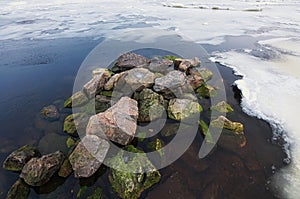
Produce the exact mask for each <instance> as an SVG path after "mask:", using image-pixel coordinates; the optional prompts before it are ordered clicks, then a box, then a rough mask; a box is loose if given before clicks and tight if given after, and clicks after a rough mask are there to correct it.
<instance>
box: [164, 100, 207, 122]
mask: <svg viewBox="0 0 300 199" xmlns="http://www.w3.org/2000/svg"><path fill="white" fill-rule="evenodd" d="M202 110H203V109H202V106H201V105H200V104H199V103H198V102H195V101H192V100H189V99H171V100H170V102H169V107H168V116H169V118H171V119H173V120H176V121H180V120H184V119H187V118H189V117H191V116H192V115H193V114H199V113H200V112H201V111H202Z"/></svg>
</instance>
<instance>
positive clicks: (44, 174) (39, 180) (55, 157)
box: [20, 151, 65, 186]
mask: <svg viewBox="0 0 300 199" xmlns="http://www.w3.org/2000/svg"><path fill="white" fill-rule="evenodd" d="M64 158H65V155H64V154H63V153H62V152H60V151H57V152H55V153H51V154H48V155H44V156H42V157H41V158H32V159H31V160H30V161H29V162H27V163H26V164H25V166H24V167H23V169H22V173H21V175H20V177H21V178H23V179H24V181H25V182H26V183H27V184H29V185H31V186H41V185H43V184H45V183H47V182H48V181H49V180H50V179H51V177H52V176H53V174H54V173H55V172H57V171H58V170H59V168H60V166H61V164H62V162H63V160H64Z"/></svg>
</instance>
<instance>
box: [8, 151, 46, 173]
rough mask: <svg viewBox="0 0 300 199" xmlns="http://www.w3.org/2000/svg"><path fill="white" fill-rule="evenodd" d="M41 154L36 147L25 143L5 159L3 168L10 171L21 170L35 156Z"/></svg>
mask: <svg viewBox="0 0 300 199" xmlns="http://www.w3.org/2000/svg"><path fill="white" fill-rule="evenodd" d="M39 156H41V154H40V152H39V151H38V150H37V148H36V147H33V146H29V145H25V146H23V147H21V148H19V149H17V150H16V151H14V152H12V153H11V154H10V155H9V156H8V157H7V158H6V160H5V161H4V163H3V168H4V169H6V170H10V171H21V170H22V168H23V167H24V165H25V164H26V163H27V162H28V161H29V160H30V159H31V158H33V157H39Z"/></svg>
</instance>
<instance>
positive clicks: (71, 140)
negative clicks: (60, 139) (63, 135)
mask: <svg viewBox="0 0 300 199" xmlns="http://www.w3.org/2000/svg"><path fill="white" fill-rule="evenodd" d="M66 144H67V147H68V148H71V147H72V146H74V145H75V140H74V139H73V138H70V137H68V139H67V141H66Z"/></svg>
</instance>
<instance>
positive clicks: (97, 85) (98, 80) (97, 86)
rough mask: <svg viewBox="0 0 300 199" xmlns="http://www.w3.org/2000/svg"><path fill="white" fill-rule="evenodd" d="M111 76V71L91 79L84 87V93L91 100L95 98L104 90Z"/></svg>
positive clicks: (105, 71) (103, 72)
mask: <svg viewBox="0 0 300 199" xmlns="http://www.w3.org/2000/svg"><path fill="white" fill-rule="evenodd" d="M110 76H111V73H110V72H109V71H107V70H104V71H102V72H101V73H100V74H98V75H96V76H94V77H93V79H91V80H90V81H89V82H87V83H86V84H85V85H84V86H83V92H84V93H85V94H86V95H87V97H88V98H89V99H90V98H93V97H95V95H96V94H97V92H98V91H101V90H102V89H103V87H104V85H105V83H106V82H107V81H108V79H109V78H110Z"/></svg>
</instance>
